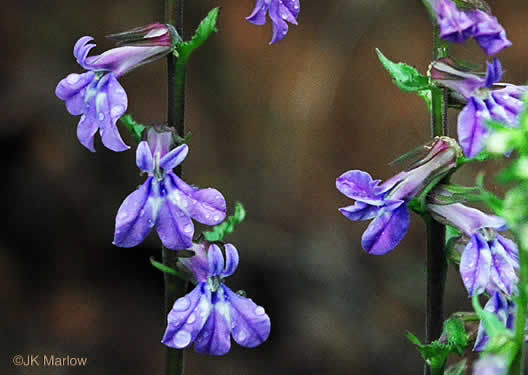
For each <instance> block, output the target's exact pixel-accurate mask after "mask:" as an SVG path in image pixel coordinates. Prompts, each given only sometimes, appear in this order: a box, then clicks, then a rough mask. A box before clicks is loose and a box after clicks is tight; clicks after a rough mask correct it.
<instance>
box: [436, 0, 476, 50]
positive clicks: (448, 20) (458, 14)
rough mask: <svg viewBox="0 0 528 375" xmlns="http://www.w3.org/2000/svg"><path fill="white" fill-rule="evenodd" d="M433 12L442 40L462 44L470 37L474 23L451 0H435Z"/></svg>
mask: <svg viewBox="0 0 528 375" xmlns="http://www.w3.org/2000/svg"><path fill="white" fill-rule="evenodd" d="M434 10H435V13H436V19H437V21H438V25H439V26H440V36H441V37H442V39H445V40H449V41H450V42H453V43H463V42H464V41H466V40H467V39H468V38H469V37H470V36H471V34H472V32H473V28H474V24H475V21H474V20H473V19H472V18H471V17H470V16H469V15H468V14H466V13H465V12H462V11H460V10H459V9H458V8H457V6H456V5H455V3H453V2H452V1H451V0H435V1H434Z"/></svg>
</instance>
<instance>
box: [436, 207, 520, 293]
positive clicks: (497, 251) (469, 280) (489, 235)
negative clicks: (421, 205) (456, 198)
mask: <svg viewBox="0 0 528 375" xmlns="http://www.w3.org/2000/svg"><path fill="white" fill-rule="evenodd" d="M433 199H434V198H433ZM427 208H428V209H429V211H430V213H431V215H432V216H433V218H434V219H435V220H437V221H439V222H440V223H442V224H446V225H451V226H453V227H455V228H457V229H458V230H460V231H461V232H462V233H463V234H464V236H463V237H461V238H460V241H461V242H462V244H464V243H466V245H465V247H464V250H463V251H462V257H461V259H460V274H461V276H462V282H463V283H464V286H465V287H466V289H467V291H468V293H469V295H470V296H473V295H475V294H477V295H478V294H481V293H483V292H484V291H488V292H489V293H490V294H491V293H494V292H496V291H500V292H502V293H504V294H506V295H512V294H514V293H515V292H516V286H517V282H518V280H519V279H518V276H517V273H516V270H518V269H519V249H518V247H517V245H516V244H515V242H513V241H511V240H509V239H507V238H505V237H503V236H501V235H499V234H497V231H502V230H506V222H505V221H504V219H502V218H501V217H498V216H494V215H488V214H485V213H484V212H482V211H479V210H477V209H476V208H472V207H468V206H465V205H463V204H461V203H454V204H449V205H438V204H428V205H427Z"/></svg>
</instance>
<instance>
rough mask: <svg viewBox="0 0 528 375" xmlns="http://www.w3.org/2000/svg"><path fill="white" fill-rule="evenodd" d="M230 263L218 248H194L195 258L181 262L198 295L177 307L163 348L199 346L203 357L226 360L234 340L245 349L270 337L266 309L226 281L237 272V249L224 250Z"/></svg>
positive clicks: (227, 247)
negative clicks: (224, 356)
mask: <svg viewBox="0 0 528 375" xmlns="http://www.w3.org/2000/svg"><path fill="white" fill-rule="evenodd" d="M224 248H225V259H224V256H223V254H222V251H221V249H220V248H219V247H218V246H217V245H215V244H207V243H199V244H194V246H193V247H192V250H193V251H194V252H195V255H194V256H193V257H192V258H187V259H181V260H180V262H181V263H182V264H183V265H184V266H185V267H186V268H187V269H188V270H189V271H190V272H191V273H192V275H193V279H194V281H195V282H196V286H195V287H194V289H193V290H192V291H191V292H190V293H189V294H187V295H186V296H184V297H181V298H179V299H178V300H176V302H175V303H174V306H173V307H172V310H171V311H170V313H169V315H168V317H167V320H168V325H167V330H166V331H165V335H164V337H163V340H162V342H163V343H164V344H165V345H167V346H169V347H172V348H176V349H183V348H186V347H188V346H190V345H191V344H192V343H194V348H195V350H196V351H197V352H199V353H206V354H211V355H224V354H226V353H227V352H228V351H229V349H230V348H231V336H233V339H234V340H235V341H236V342H237V343H238V344H239V345H242V346H244V347H248V348H253V347H255V346H258V345H260V344H262V343H263V342H264V341H266V339H267V338H268V336H269V333H270V328H271V323H270V319H269V317H268V315H267V314H266V312H265V310H264V308H263V307H261V306H258V305H256V304H255V303H254V302H253V301H252V300H251V299H249V298H246V297H243V296H241V295H239V294H237V293H234V292H233V291H232V290H231V289H230V288H229V287H228V286H227V285H225V284H224V283H223V279H224V278H226V277H229V276H231V275H232V274H233V273H234V272H235V271H236V269H237V267H238V262H239V257H238V251H237V249H236V248H235V247H234V246H233V245H231V244H225V246H224Z"/></svg>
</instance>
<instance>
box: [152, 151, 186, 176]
mask: <svg viewBox="0 0 528 375" xmlns="http://www.w3.org/2000/svg"><path fill="white" fill-rule="evenodd" d="M188 153H189V146H187V145H181V146H178V147H176V148H174V149H172V150H171V151H170V152H169V153H167V154H165V156H163V157H162V158H161V160H160V162H159V163H160V167H161V168H163V169H164V170H165V171H167V172H168V171H171V170H172V169H174V168H176V167H177V166H178V165H180V164H181V163H182V162H183V161H184V160H185V158H186V157H187V154H188Z"/></svg>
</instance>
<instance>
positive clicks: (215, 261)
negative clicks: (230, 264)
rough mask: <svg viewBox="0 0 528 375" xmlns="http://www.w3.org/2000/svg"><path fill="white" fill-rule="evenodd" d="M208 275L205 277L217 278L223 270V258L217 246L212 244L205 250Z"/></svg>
mask: <svg viewBox="0 0 528 375" xmlns="http://www.w3.org/2000/svg"><path fill="white" fill-rule="evenodd" d="M207 259H208V263H209V273H208V275H207V276H209V277H210V276H218V275H220V274H221V273H222V271H223V270H224V256H223V255H222V250H220V248H219V247H218V245H215V244H212V245H211V246H209V249H208V250H207Z"/></svg>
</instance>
